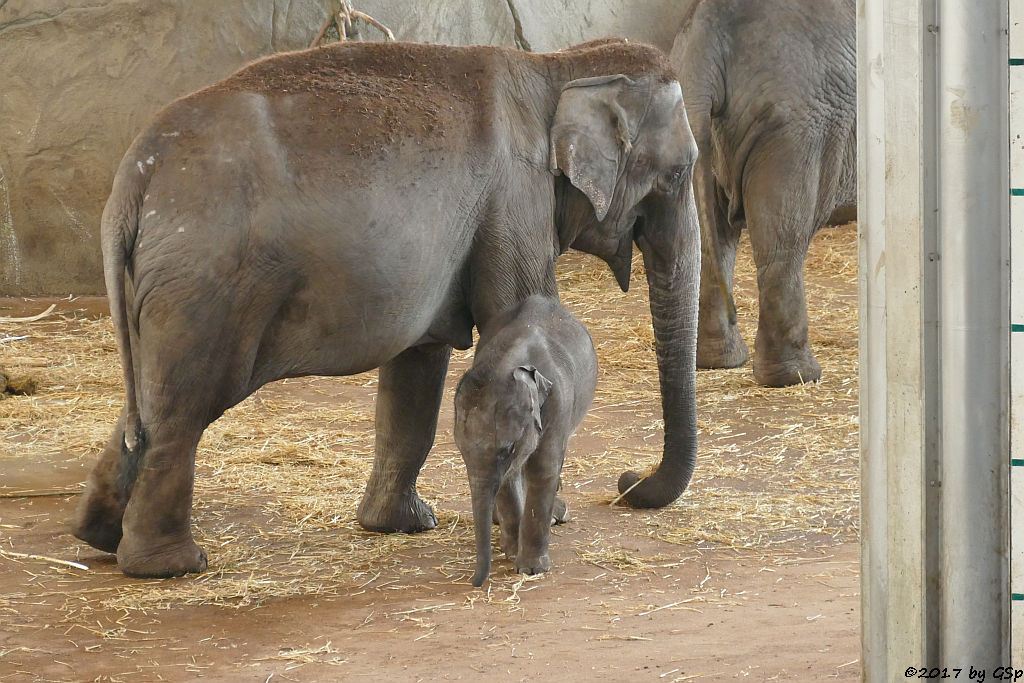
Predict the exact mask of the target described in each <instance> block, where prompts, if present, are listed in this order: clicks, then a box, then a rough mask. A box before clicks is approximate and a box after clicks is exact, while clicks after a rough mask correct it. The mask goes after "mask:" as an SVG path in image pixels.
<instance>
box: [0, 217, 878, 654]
mask: <svg viewBox="0 0 1024 683" xmlns="http://www.w3.org/2000/svg"><path fill="white" fill-rule="evenodd" d="M633 270H634V272H633V281H634V284H635V286H634V288H633V290H632V291H631V292H629V293H622V292H621V291H619V289H618V288H617V286H616V285H615V282H614V279H613V278H612V276H611V274H610V273H609V272H608V270H607V268H606V267H604V266H603V264H600V263H599V262H596V260H595V259H592V258H591V257H588V256H585V255H581V254H568V255H566V256H565V257H563V258H562V259H561V260H560V262H559V264H558V277H559V285H560V290H561V293H562V297H563V300H564V302H565V303H566V305H567V306H568V307H569V308H570V309H571V310H573V312H575V313H576V314H577V315H578V316H579V317H581V318H582V319H583V320H584V322H585V323H586V324H587V325H588V327H589V329H590V331H591V334H592V336H593V338H594V341H595V344H596V346H597V350H598V355H599V360H600V378H599V386H598V391H597V397H596V399H595V402H594V406H593V408H592V410H591V411H590V414H589V415H588V417H587V418H586V420H585V421H584V423H583V425H582V427H581V428H580V430H579V432H578V434H577V436H576V437H575V439H574V440H573V441H571V442H570V453H569V455H568V457H567V460H566V466H565V470H564V472H563V495H565V497H566V498H567V499H568V502H569V505H570V508H571V509H572V511H573V517H574V520H581V521H580V523H586V521H585V520H587V518H588V515H591V514H593V510H594V507H593V506H598V505H604V506H607V505H608V504H609V503H610V502H612V500H613V499H614V497H615V494H616V491H615V490H614V482H615V480H616V479H617V478H618V475H619V473H620V472H622V471H623V470H625V469H631V470H635V471H643V470H644V469H645V468H649V467H651V466H653V465H655V464H656V463H657V462H658V461H659V460H660V457H661V429H662V421H661V419H660V418H661V408H660V402H659V395H658V384H657V369H656V364H655V357H654V353H653V344H654V341H653V334H652V331H651V327H650V317H649V316H650V313H649V308H648V302H647V295H646V287H645V286H644V285H643V282H644V273H643V266H642V263H641V262H640V260H639V258H637V259H636V260H635V262H634V268H633ZM806 273H807V275H808V280H809V285H808V295H807V298H808V301H809V305H810V312H809V315H810V321H811V322H810V325H811V336H812V339H811V341H812V346H813V348H814V351H815V353H816V354H817V356H818V358H819V360H820V361H821V364H822V366H823V368H824V373H823V379H822V380H821V382H819V383H817V384H811V385H803V386H797V387H789V388H785V389H766V388H763V387H759V386H757V385H756V384H755V383H754V381H753V377H752V373H751V370H750V367H749V366H747V367H743V368H738V369H735V370H721V371H701V372H699V373H698V376H697V382H698V388H697V390H698V418H699V428H700V451H699V453H700V457H699V460H698V466H697V471H696V474H695V477H694V480H693V482H692V483H691V485H690V488H689V489H688V490H687V492H686V493H685V494H684V495H683V496H682V498H680V500H678V501H677V502H676V503H674V504H673V505H670V506H668V507H667V508H664V509H661V510H637V511H633V510H629V509H626V508H615V510H616V511H620V510H621V514H623V515H628V516H629V517H630V519H631V520H632V521H631V522H630V523H631V525H632V526H631V527H630V528H635V527H636V526H637V524H639V525H640V526H641V527H642V528H643V529H645V530H646V533H647V534H649V535H650V536H652V537H656V538H659V539H662V540H664V541H667V542H669V543H672V544H678V546H680V554H682V553H684V552H687V551H703V550H704V549H715V548H749V549H754V550H757V551H759V552H763V553H791V552H794V549H798V550H799V549H809V548H814V547H816V546H825V545H828V544H831V543H835V542H836V541H837V540H849V539H853V538H854V537H855V535H856V531H857V520H858V507H857V506H858V501H857V491H858V483H857V479H858V451H857V427H858V425H857V314H856V231H855V228H853V227H850V226H847V227H844V228H838V229H833V230H827V231H824V232H823V233H821V234H820V235H819V236H818V237H817V238H816V239H815V242H814V245H812V254H811V257H810V258H809V260H808V263H807V268H806ZM736 281H737V295H736V302H737V308H738V310H739V316H740V324H741V328H742V331H743V334H744V337H745V338H746V340H747V341H748V343H750V345H751V346H753V344H752V342H753V339H754V331H755V325H756V303H757V294H756V289H755V286H754V268H753V264H752V263H751V260H750V256H749V247H746V248H745V249H743V250H742V251H741V254H740V257H739V259H738V264H737V276H736ZM4 333H5V335H6V336H4V337H3V338H2V339H0V363H2V364H3V365H4V367H7V368H10V369H11V370H12V371H25V370H26V369H28V368H30V369H31V372H32V374H33V376H34V377H35V378H36V379H37V380H38V381H39V383H40V385H41V386H42V387H43V388H42V390H41V391H40V392H38V393H37V394H35V395H32V396H16V397H12V398H9V399H7V400H5V401H4V402H3V403H2V407H0V444H3V446H2V447H0V470H2V468H3V466H4V460H5V459H12V458H19V457H24V454H25V453H32V454H42V455H48V456H56V457H60V458H62V459H64V460H66V461H72V462H80V463H81V462H89V463H91V462H92V461H93V460H95V458H96V456H97V455H98V454H99V452H100V449H101V448H102V447H103V445H104V444H105V443H106V441H107V439H108V438H109V435H110V430H111V429H112V427H113V425H114V423H115V422H116V420H117V416H118V413H119V411H120V407H121V402H122V398H123V388H122V386H121V371H120V367H119V361H118V357H117V351H116V346H115V342H114V336H113V329H112V326H111V323H110V319H109V318H107V317H104V318H100V319H88V318H77V317H72V316H67V315H54V316H49V317H47V318H45V319H41V320H37V321H35V322H33V323H31V324H28V323H11V324H8V325H5V328H4ZM471 356H472V352H459V353H456V354H455V355H454V357H453V362H452V367H453V371H452V373H451V378H452V381H450V382H449V387H448V389H447V394H446V397H445V402H444V410H446V411H449V412H450V410H451V404H452V392H453V385H454V380H455V379H457V377H458V375H459V374H461V372H462V371H463V370H464V369H465V368H466V367H467V366H468V362H469V359H470V358H471ZM375 391H376V374H375V373H367V374H365V375H358V376H354V377H341V378H322V377H314V378H304V379H297V380H286V381H283V382H277V383H275V384H273V385H270V386H268V387H266V388H264V389H262V390H260V391H259V392H257V394H255V395H254V396H252V397H250V398H248V399H246V400H245V401H243V402H242V403H241V404H240V405H238V406H236V407H235V408H233V409H232V410H230V411H229V412H228V413H227V414H226V415H225V416H223V417H222V418H221V419H220V420H218V421H217V422H215V423H214V424H213V425H211V426H210V428H209V429H208V430H207V432H206V434H205V435H204V437H203V440H202V442H201V443H200V446H199V456H198V459H197V478H196V492H195V501H196V503H195V508H194V520H195V529H194V533H195V536H196V539H197V541H198V542H199V543H200V545H202V546H203V547H204V548H205V549H206V550H207V552H208V553H209V555H210V559H211V570H210V571H208V572H207V573H205V574H203V575H200V576H196V577H188V578H185V579H181V580H176V581H127V580H124V579H123V578H122V577H121V576H120V574H119V573H118V572H117V569H116V566H114V565H113V564H111V563H109V562H108V563H106V564H99V565H97V564H96V563H92V562H86V564H90V565H91V569H90V570H89V571H88V572H82V571H80V570H76V569H73V568H68V567H63V568H62V567H60V566H48V565H46V564H45V563H38V562H37V563H35V564H34V565H31V569H32V570H33V571H39V572H49V573H50V574H48V576H52V577H53V578H52V580H51V581H50V582H49V583H47V585H48V586H50V587H51V588H50V592H48V593H47V592H46V591H42V592H41V593H36V594H33V595H32V596H31V597H29V596H26V595H21V596H20V597H19V596H18V595H13V594H7V595H5V596H4V597H3V600H4V602H0V613H2V612H3V611H4V610H12V609H16V608H17V605H18V604H19V602H21V601H25V600H29V599H32V600H36V599H38V598H40V597H45V596H47V595H49V596H50V597H51V599H56V600H58V604H60V603H59V600H61V599H63V600H64V603H63V606H62V612H63V621H64V622H65V623H67V624H73V625H81V624H88V625H91V626H94V625H95V618H94V616H95V614H96V611H97V610H106V609H112V610H118V611H122V612H124V613H125V614H128V613H136V612H147V613H148V612H151V611H154V610H161V609H165V608H168V607H170V606H181V605H197V604H207V605H210V604H213V605H220V606H226V607H231V608H242V607H246V606H255V605H259V604H261V603H263V602H265V601H267V600H270V599H276V598H284V597H290V596H308V595H325V596H331V595H353V594H360V593H366V592H370V593H372V592H383V591H392V590H410V589H412V590H422V587H423V585H424V584H426V583H429V582H432V581H433V582H440V583H442V584H444V585H449V586H450V585H452V584H468V582H469V578H470V577H471V576H472V574H473V570H474V560H475V550H474V542H473V525H472V520H471V518H470V516H469V514H468V513H467V512H465V511H466V510H468V509H469V499H470V497H469V488H468V484H467V483H466V481H465V473H464V469H463V467H462V461H461V457H460V455H459V453H458V451H457V449H456V448H455V445H454V443H453V439H452V435H451V432H450V429H448V430H445V429H442V431H441V432H440V433H439V434H438V438H437V443H436V445H435V448H434V450H433V452H432V454H431V457H430V459H429V460H428V465H427V467H426V469H425V470H424V474H423V476H422V477H421V481H420V485H419V488H420V492H421V494H422V495H423V496H424V498H426V499H427V500H428V501H430V502H431V503H432V504H433V505H434V507H435V511H436V512H437V514H438V518H439V525H438V528H437V529H436V530H435V531H433V532H431V533H429V534H422V535H416V536H407V535H403V534H393V535H387V536H384V535H379V534H370V533H366V532H364V531H362V530H361V529H360V528H359V526H358V525H357V524H356V522H355V511H356V507H357V504H358V501H359V498H360V496H361V495H362V490H363V487H364V486H365V483H366V480H367V478H368V476H369V471H370V468H371V465H372V457H373V404H372V397H373V395H374V392H375ZM65 483H66V482H65ZM65 483H61V486H62V488H65V489H66V488H71V487H68V486H64V484H65ZM72 487H73V486H72ZM3 488H4V487H3V486H2V485H0V493H2V492H3ZM615 531H618V530H615ZM495 536H497V534H496V535H495ZM59 543H65V545H64V547H63V548H57V549H56V550H55V549H54V548H52V547H50V548H48V549H47V553H46V554H47V555H48V556H53V557H58V558H61V557H62V558H64V559H68V560H81V557H80V556H79V553H90V552H92V551H90V550H89V549H87V548H86V547H85V546H84V545H82V544H80V543H78V542H77V541H75V540H74V539H72V538H70V536H64V537H61V538H60V540H59V541H58V544H59ZM554 543H556V544H558V543H566V541H565V540H564V539H556V540H555V541H554ZM620 545H621V544H620V543H619V542H618V541H616V540H615V538H614V537H608V536H604V537H602V535H601V534H595V535H594V536H593V537H592V538H591V539H590V540H589V541H587V542H582V543H571V544H570V545H569V546H568V547H571V548H572V549H573V552H574V553H575V555H576V556H577V557H578V559H579V560H580V561H582V562H584V563H587V564H592V565H596V566H599V567H603V568H604V570H605V571H608V572H616V573H622V574H642V573H645V572H650V571H657V569H656V568H657V567H658V566H660V563H661V560H659V559H658V558H651V557H636V556H635V553H631V552H630V551H628V550H626V549H623V548H622V547H620ZM682 548H686V549H687V551H684V550H682ZM6 549H7V550H10V551H12V552H24V553H30V552H31V551H32V550H33V549H32V548H19V547H16V544H14V545H13V546H11V547H7V548H6ZM58 551H60V552H58ZM11 561H15V560H11ZM18 561H24V562H26V564H25V567H26V568H29V567H30V565H28V564H27V562H28V561H27V560H18ZM544 580H547V577H544V576H541V577H523V576H518V575H515V574H513V573H512V572H511V568H510V565H509V563H508V562H507V560H505V559H504V558H503V556H502V555H501V554H500V553H496V554H495V567H494V569H492V573H491V578H490V580H489V581H488V583H487V585H486V588H485V590H481V591H469V592H468V593H467V596H468V597H466V604H465V605H463V606H462V608H471V607H472V604H473V603H474V602H477V601H484V602H487V603H491V604H497V605H501V606H505V607H507V608H508V609H510V610H516V609H520V607H519V605H520V600H521V596H522V595H523V594H524V593H525V592H527V591H529V590H532V589H533V588H535V587H536V586H537V585H539V584H538V583H536V582H538V581H544ZM673 608H674V607H673ZM411 616H412V615H406V617H411ZM115 631H116V629H115ZM428 633H429V631H428ZM325 647H327V648H328V649H327V650H323V651H321V650H316V649H312V648H313V646H308V647H307V646H303V647H302V648H299V649H296V650H293V651H288V652H285V651H282V654H281V658H282V659H293V660H295V661H296V662H299V661H304V660H305V659H306V658H307V656H308V657H311V658H315V659H317V661H320V662H324V661H330V660H331V658H332V656H333V654H334V653H333V652H332V651H331V650H330V646H329V644H328V645H327V646H325Z"/></svg>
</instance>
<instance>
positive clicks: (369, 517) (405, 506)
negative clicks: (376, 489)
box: [356, 491, 437, 534]
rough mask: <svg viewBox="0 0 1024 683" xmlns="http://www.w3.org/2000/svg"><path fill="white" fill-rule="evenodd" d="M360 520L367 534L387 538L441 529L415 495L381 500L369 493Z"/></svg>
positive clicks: (361, 507) (360, 505) (363, 502)
mask: <svg viewBox="0 0 1024 683" xmlns="http://www.w3.org/2000/svg"><path fill="white" fill-rule="evenodd" d="M356 520H357V521H358V522H359V526H361V527H363V528H364V529H366V530H367V531H378V532H381V533H385V534H389V533H394V532H396V531H397V532H401V533H405V534H415V533H417V532H420V531H429V530H430V529H433V528H434V527H436V526H437V517H436V516H435V515H434V511H433V510H431V509H430V506H429V505H427V504H426V503H424V502H423V500H422V499H421V498H420V497H419V495H417V494H416V492H415V491H413V492H412V493H408V494H405V495H402V496H399V497H397V498H395V497H392V496H379V495H375V494H373V493H371V492H369V491H367V493H366V494H365V495H364V496H363V500H362V502H360V503H359V510H358V511H357V512H356Z"/></svg>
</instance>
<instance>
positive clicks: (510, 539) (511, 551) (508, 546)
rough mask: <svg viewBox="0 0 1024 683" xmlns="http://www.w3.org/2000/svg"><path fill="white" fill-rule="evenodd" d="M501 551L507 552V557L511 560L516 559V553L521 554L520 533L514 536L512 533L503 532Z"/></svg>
mask: <svg viewBox="0 0 1024 683" xmlns="http://www.w3.org/2000/svg"><path fill="white" fill-rule="evenodd" d="M500 543H501V552H503V553H505V557H507V558H508V559H510V560H514V559H516V555H518V554H519V536H518V534H517V535H515V536H513V535H512V534H505V533H502V534H501V541H500Z"/></svg>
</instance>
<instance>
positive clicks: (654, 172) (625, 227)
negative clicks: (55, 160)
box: [72, 40, 700, 577]
mask: <svg viewBox="0 0 1024 683" xmlns="http://www.w3.org/2000/svg"><path fill="white" fill-rule="evenodd" d="M695 157H696V145H695V144H694V141H693V137H692V135H691V134H690V130H689V126H688V125H687V122H686V114H685V110H684V107H683V104H682V99H681V92H680V88H679V85H678V82H677V81H676V80H675V76H674V72H673V71H672V69H671V66H670V65H669V64H668V62H667V58H666V57H665V56H664V55H662V54H661V53H659V52H657V51H656V50H654V49H653V48H649V47H647V46H643V45H638V44H635V43H629V44H625V43H623V42H621V41H615V40H606V41H598V42H597V43H595V44H590V45H584V46H578V47H576V48H573V49H570V50H566V51H563V52H559V53H551V54H528V53H522V52H516V51H511V50H507V49H501V48H492V47H464V48H457V47H446V46H435V45H419V44H412V43H341V44H335V45H331V46H328V47H325V48H320V49H315V50H310V51H301V52H294V53H285V54H280V55H276V56H273V57H270V58H267V59H265V60H262V61H259V62H256V63H254V64H253V65H250V66H249V67H247V68H246V69H243V70H242V71H240V72H238V73H237V74H235V75H234V76H232V77H230V78H228V79H226V80H225V81H223V82H221V83H219V84H217V85H215V86H212V87H211V88H209V89H206V90H203V91H200V92H198V93H195V94H193V95H190V96H188V97H185V98H182V99H181V100H178V101H177V102H175V103H173V104H171V105H169V106H168V107H167V108H166V109H165V110H164V111H163V112H162V113H160V114H159V115H158V116H157V117H156V119H155V120H154V121H153V123H152V124H151V125H150V126H149V127H148V128H147V129H146V130H145V131H144V132H143V133H142V134H141V135H140V136H139V137H138V138H137V139H136V140H135V142H134V143H133V144H132V146H131V148H130V149H129V150H128V152H127V154H126V156H125V158H124V160H123V161H122V163H121V166H120V168H119V170H118V172H117V174H116V177H115V181H114V187H113V192H112V193H111V196H110V199H109V200H108V202H107V205H106V208H105V210H104V215H103V221H102V242H103V252H104V270H105V276H106V282H107V290H108V294H109V297H110V304H111V312H112V315H113V319H114V325H115V330H116V334H117V339H118V347H119V349H120V353H121V361H122V364H123V366H124V371H125V385H126V401H125V407H124V410H123V412H122V414H121V417H120V420H119V421H118V424H117V427H116V428H115V430H114V433H113V435H112V436H111V438H110V442H109V444H108V446H107V447H106V449H105V451H104V452H103V454H102V455H101V458H100V461H99V463H98V464H97V465H96V467H95V469H94V470H93V472H92V473H91V475H90V477H89V481H88V485H87V489H86V491H85V495H84V496H83V498H82V500H81V502H80V504H79V507H78V510H77V512H76V517H75V520H74V522H73V525H72V531H73V532H74V534H75V535H76V536H77V537H78V538H80V539H82V540H84V541H86V542H88V543H90V544H91V545H93V546H95V547H97V548H100V549H103V550H106V551H109V552H115V551H116V553H117V561H118V565H119V567H120V568H121V570H122V571H123V572H125V573H126V574H129V575H132V576H150V577H164V576H175V575H181V574H184V573H187V572H198V571H202V570H204V569H205V568H206V566H207V558H206V555H205V554H204V553H203V551H202V550H201V549H200V548H199V547H198V546H197V545H196V543H195V542H194V540H193V538H192V534H191V530H190V520H191V507H192V491H193V474H194V467H195V451H196V444H197V443H198V442H199V439H200V437H201V436H202V434H203V431H204V429H205V428H206V426H207V425H208V424H210V422H212V421H213V420H215V419H216V418H217V417H218V416H220V415H221V414H222V413H223V412H224V411H225V410H227V409H228V408H230V407H231V406H233V405H235V404H236V403H238V402H239V401H241V400H243V399H244V398H245V397H246V396H248V395H250V394H251V393H252V392H254V391H255V390H256V389H257V388H259V387H260V386H262V385H263V384H265V383H267V382H270V381H273V380H276V379H279V378H284V377H296V376H302V375H310V374H317V375H346V374H353V373H358V372H363V371H365V370H369V369H371V368H376V367H379V368H380V379H379V382H380V385H379V391H378V395H377V405H376V430H377V432H376V453H375V460H374V467H373V471H372V473H371V475H370V479H369V481H368V483H367V488H366V493H365V495H364V497H363V500H362V501H361V503H360V505H359V509H358V512H357V517H358V520H359V522H360V524H361V525H362V526H363V527H365V528H366V529H369V530H378V531H404V532H415V531H420V530H424V529H430V528H432V527H434V526H435V525H436V524H437V521H436V518H435V516H434V514H433V512H432V511H431V509H430V508H429V507H428V506H427V505H426V504H425V503H424V502H423V501H421V500H420V498H419V496H418V495H417V493H416V478H417V475H418V473H419V471H420V468H421V467H422V466H423V463H424V461H425V459H426V456H427V453H428V451H429V450H430V447H431V445H432V444H433V440H434V433H435V429H436V425H437V413H438V408H439V406H440V402H441V396H442V390H443V386H444V379H445V373H446V371H447V367H448V357H449V354H450V350H451V348H452V347H456V348H460V349H464V348H468V347H469V346H470V345H471V343H472V328H473V326H474V325H477V326H478V327H479V328H480V329H481V330H486V329H487V326H488V324H489V323H490V322H491V320H492V319H493V318H494V317H495V316H496V315H497V314H498V313H500V312H501V311H504V310H506V309H508V308H510V307H511V306H513V305H515V304H516V303H518V302H520V301H522V300H523V299H525V298H527V297H528V296H530V295H531V294H544V295H547V296H556V284H555V273H554V261H555V258H556V257H557V256H558V255H559V254H560V253H562V252H564V251H565V250H567V249H568V248H569V247H574V248H577V249H580V250H583V251H586V252H589V253H592V254H595V255H597V256H599V257H600V258H602V259H603V260H604V261H606V262H607V263H608V265H609V266H610V267H611V269H612V271H613V272H614V273H615V276H616V278H617V279H618V281H619V283H620V285H621V286H622V287H623V288H625V287H626V286H627V285H628V283H629V270H630V255H631V251H632V245H633V243H636V244H637V245H638V246H639V248H640V250H641V252H642V253H643V257H644V262H645V264H646V270H647V279H648V283H649V288H650V298H651V313H652V318H653V325H654V331H655V336H656V343H657V356H658V367H659V375H660V381H661V389H662V404H663V411H664V418H665V449H664V456H663V459H662V462H661V465H660V467H659V468H658V470H657V471H656V472H655V473H654V474H653V475H651V476H650V477H648V478H646V479H644V480H643V481H641V482H640V484H639V485H638V486H636V487H635V488H634V489H633V490H632V491H631V492H630V494H629V495H628V496H627V497H626V500H627V501H628V502H630V503H631V504H633V505H635V506H640V507H656V506H663V505H666V504H668V503H670V502H672V501H673V500H675V499H676V498H677V497H678V496H679V495H680V494H681V493H682V492H683V490H684V489H685V488H686V485H687V483H688V482H689V480H690V476H691V474H692V471H693V468H694V464H695V459H696V432H697V425H696V398H695V365H694V362H695V361H694V359H695V353H696V312H697V311H696V309H697V292H698V278H699V269H700V250H699V239H700V237H699V224H698V222H697V217H696V210H695V206H694V202H693V195H692V188H691V177H692V164H693V162H694V160H695ZM637 479H638V477H637V475H636V474H634V473H631V472H626V473H624V474H623V476H622V477H621V478H620V482H619V485H620V487H628V486H630V485H632V484H633V483H634V482H636V481H637Z"/></svg>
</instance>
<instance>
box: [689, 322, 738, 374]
mask: <svg viewBox="0 0 1024 683" xmlns="http://www.w3.org/2000/svg"><path fill="white" fill-rule="evenodd" d="M749 358H750V349H749V348H747V344H746V342H744V341H743V337H742V336H740V333H739V330H737V329H735V328H733V329H732V330H731V331H730V333H729V334H727V335H726V336H725V337H724V338H722V337H718V338H713V337H708V336H706V335H698V338H697V367H698V368H700V369H702V370H710V369H715V368H738V367H740V366H741V365H743V364H744V363H746V362H747V359H749Z"/></svg>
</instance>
